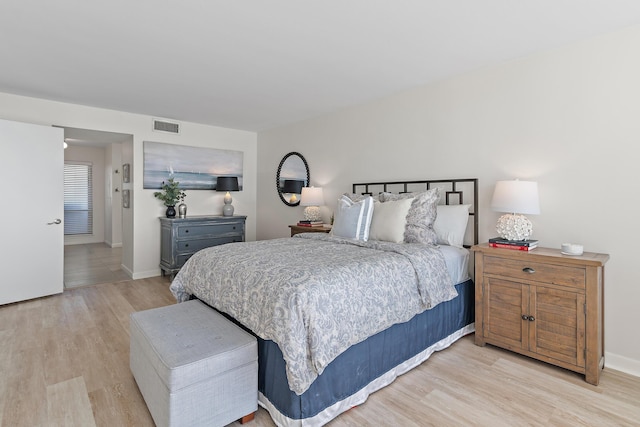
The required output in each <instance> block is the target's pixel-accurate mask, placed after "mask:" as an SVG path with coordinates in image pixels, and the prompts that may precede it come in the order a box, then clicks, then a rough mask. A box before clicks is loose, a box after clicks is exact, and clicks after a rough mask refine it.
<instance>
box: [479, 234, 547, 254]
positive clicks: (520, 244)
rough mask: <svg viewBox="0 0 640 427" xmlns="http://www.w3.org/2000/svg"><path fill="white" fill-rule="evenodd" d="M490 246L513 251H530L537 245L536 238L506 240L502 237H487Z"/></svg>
mask: <svg viewBox="0 0 640 427" xmlns="http://www.w3.org/2000/svg"><path fill="white" fill-rule="evenodd" d="M489 246H491V247H492V248H502V249H513V250H514V251H530V250H532V249H535V248H536V247H537V246H538V241H537V240H507V239H503V238H502V237H492V238H491V239H489Z"/></svg>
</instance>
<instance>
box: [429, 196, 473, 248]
mask: <svg viewBox="0 0 640 427" xmlns="http://www.w3.org/2000/svg"><path fill="white" fill-rule="evenodd" d="M470 208H471V205H438V206H437V207H436V209H437V212H438V215H437V216H436V220H435V222H434V223H433V229H434V230H435V232H436V236H437V238H438V240H437V243H438V244H439V245H449V246H456V247H458V248H461V247H462V244H463V242H464V234H465V233H466V231H467V222H468V221H469V209H470Z"/></svg>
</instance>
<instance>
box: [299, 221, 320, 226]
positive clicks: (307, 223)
mask: <svg viewBox="0 0 640 427" xmlns="http://www.w3.org/2000/svg"><path fill="white" fill-rule="evenodd" d="M298 225H299V226H300V227H322V226H323V225H324V224H323V222H322V221H307V220H305V219H301V220H300V221H298Z"/></svg>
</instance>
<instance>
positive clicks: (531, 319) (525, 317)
mask: <svg viewBox="0 0 640 427" xmlns="http://www.w3.org/2000/svg"><path fill="white" fill-rule="evenodd" d="M522 320H528V321H529V322H533V321H534V320H536V318H535V317H533V316H529V315H528V314H523V315H522Z"/></svg>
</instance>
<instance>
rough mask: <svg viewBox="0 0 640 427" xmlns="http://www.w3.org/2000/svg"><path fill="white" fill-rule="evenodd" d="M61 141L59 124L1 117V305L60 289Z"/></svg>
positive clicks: (62, 213) (61, 281)
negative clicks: (34, 123) (37, 123)
mask: <svg viewBox="0 0 640 427" xmlns="http://www.w3.org/2000/svg"><path fill="white" fill-rule="evenodd" d="M63 142H64V131H63V130H62V129H61V128H54V127H51V126H40V125H33V124H29V123H20V122H12V121H7V120H0V159H2V161H1V162H0V183H1V184H0V185H1V186H2V187H1V188H2V190H1V191H2V203H1V205H0V206H1V207H0V209H1V211H0V212H2V220H1V221H0V224H2V225H1V227H2V233H0V236H2V237H1V239H2V243H0V248H1V249H0V251H2V255H1V256H0V261H1V262H2V273H1V278H0V304H7V303H10V302H15V301H23V300H26V299H31V298H37V297H41V296H45V295H51V294H57V293H60V292H62V288H63V268H64V227H63V224H62V220H63V219H64V148H63ZM58 222H59V223H58Z"/></svg>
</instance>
